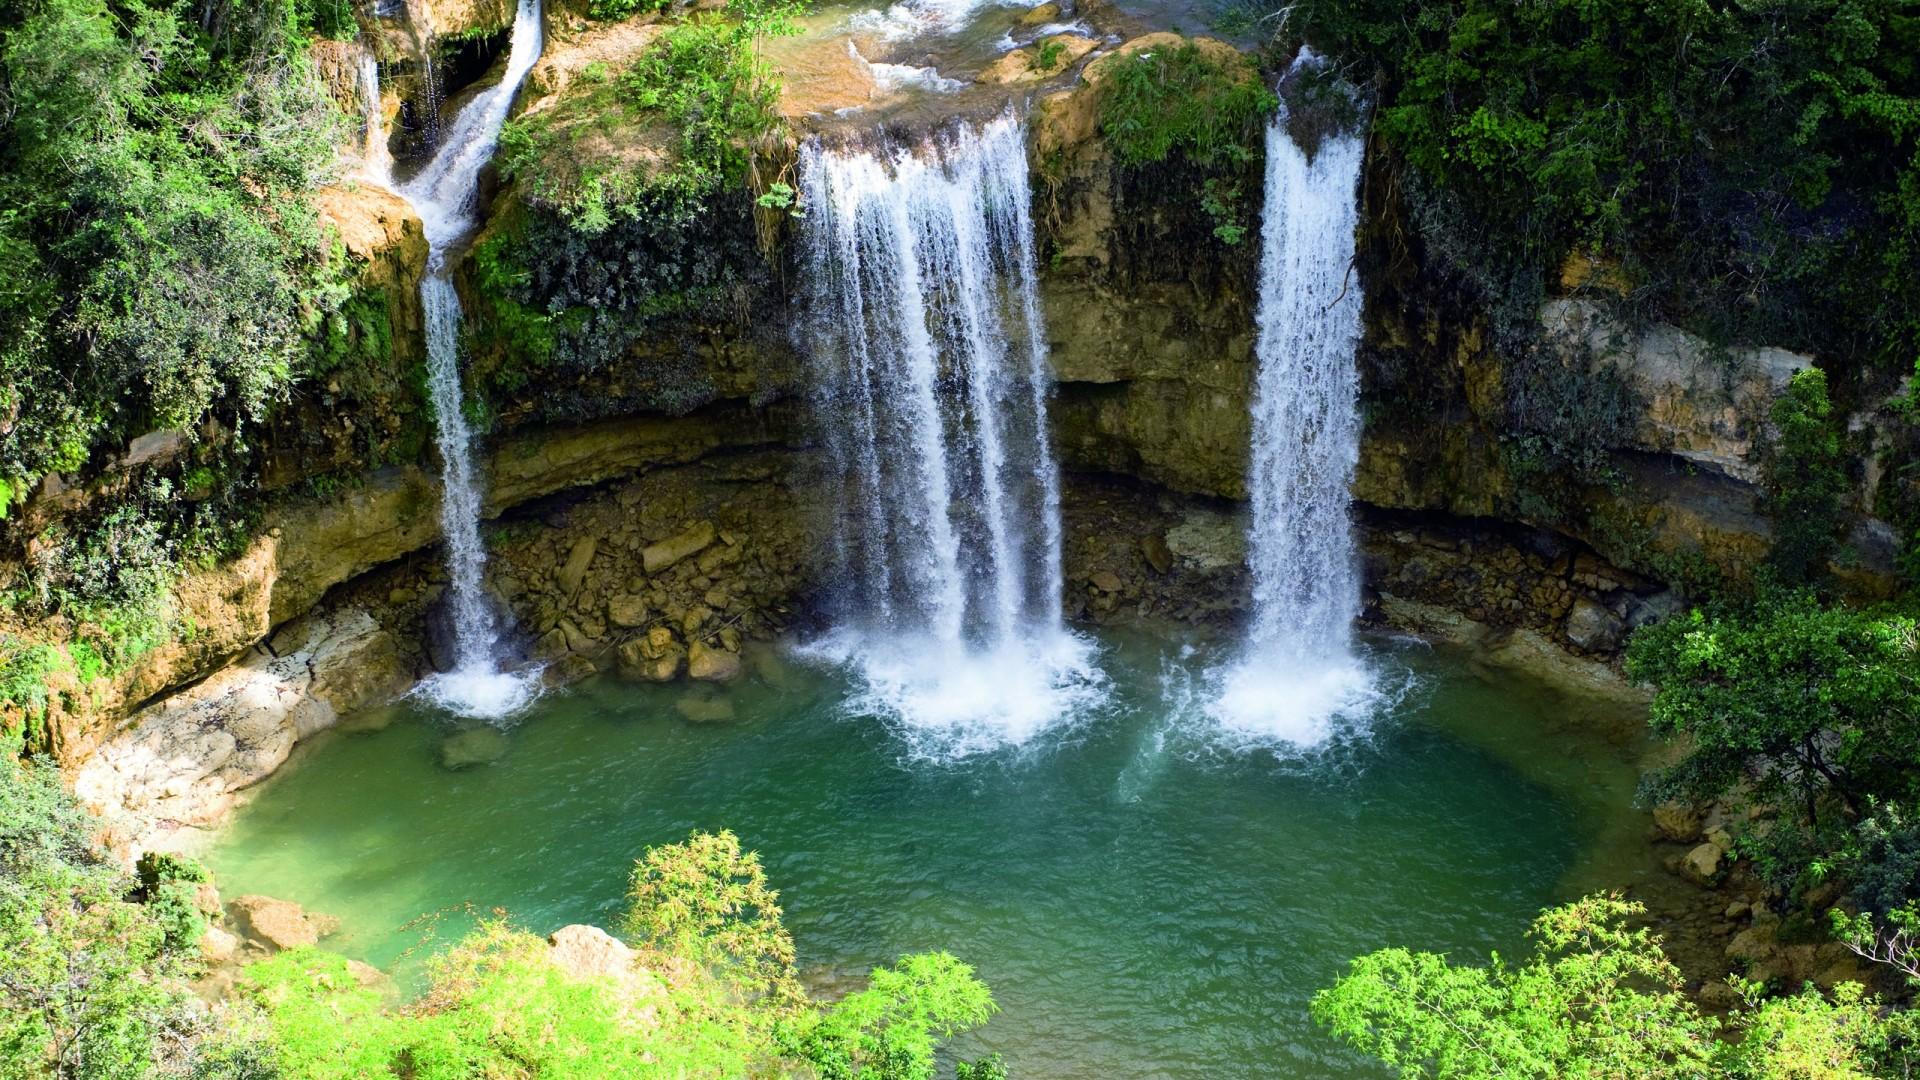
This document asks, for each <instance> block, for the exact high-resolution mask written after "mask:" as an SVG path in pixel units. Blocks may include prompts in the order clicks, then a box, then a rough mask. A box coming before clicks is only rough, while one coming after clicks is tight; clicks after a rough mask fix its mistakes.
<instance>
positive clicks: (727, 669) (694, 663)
mask: <svg viewBox="0 0 1920 1080" xmlns="http://www.w3.org/2000/svg"><path fill="white" fill-rule="evenodd" d="M687 675H688V676H689V677H690V678H694V679H698V680H700V681H702V682H729V681H731V680H733V679H736V678H739V677H740V655H739V654H738V653H731V652H728V651H726V650H725V649H719V648H715V647H713V646H710V645H708V644H706V643H705V642H702V641H696V642H694V643H693V644H692V645H689V646H688V647H687Z"/></svg>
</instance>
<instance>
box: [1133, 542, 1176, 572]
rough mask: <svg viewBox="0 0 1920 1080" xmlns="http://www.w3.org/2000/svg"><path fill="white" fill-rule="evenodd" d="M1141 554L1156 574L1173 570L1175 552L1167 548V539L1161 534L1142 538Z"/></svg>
mask: <svg viewBox="0 0 1920 1080" xmlns="http://www.w3.org/2000/svg"><path fill="white" fill-rule="evenodd" d="M1140 554H1141V556H1142V557H1144V558H1145V559H1146V560H1147V565H1148V566H1151V567H1153V572H1154V573H1156V574H1164V573H1167V572H1168V571H1170V570H1172V569H1173V551H1172V549H1170V548H1168V547H1167V538H1166V537H1165V536H1164V535H1162V534H1160V533H1148V534H1147V535H1145V536H1143V537H1141V538H1140Z"/></svg>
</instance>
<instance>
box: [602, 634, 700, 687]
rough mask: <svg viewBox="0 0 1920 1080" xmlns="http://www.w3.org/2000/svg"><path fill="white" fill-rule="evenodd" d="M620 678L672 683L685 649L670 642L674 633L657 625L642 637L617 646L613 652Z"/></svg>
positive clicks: (684, 657) (675, 642)
mask: <svg viewBox="0 0 1920 1080" xmlns="http://www.w3.org/2000/svg"><path fill="white" fill-rule="evenodd" d="M616 656H617V657H618V661H619V670H620V674H621V675H622V676H625V677H626V678H629V679H641V680H645V681H646V682H672V681H673V680H674V678H675V677H677V676H678V675H679V674H680V663H681V661H682V660H684V659H686V650H684V649H682V648H681V647H680V643H679V642H677V641H675V640H674V639H673V631H671V630H669V629H667V628H666V627H664V626H656V627H654V628H653V629H652V630H649V631H647V633H646V635H645V636H643V637H637V638H634V639H633V640H631V641H628V642H625V643H624V644H622V645H621V646H620V649H619V651H618V652H617V653H616Z"/></svg>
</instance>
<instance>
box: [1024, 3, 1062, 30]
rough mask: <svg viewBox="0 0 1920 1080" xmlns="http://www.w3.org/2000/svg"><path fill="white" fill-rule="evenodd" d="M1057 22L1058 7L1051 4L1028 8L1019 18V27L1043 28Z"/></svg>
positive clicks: (1058, 17) (1058, 15) (1058, 16)
mask: <svg viewBox="0 0 1920 1080" xmlns="http://www.w3.org/2000/svg"><path fill="white" fill-rule="evenodd" d="M1059 21H1060V5H1059V4H1055V3H1051V2H1049V3H1045V4H1041V5H1039V6H1038V7H1033V8H1029V9H1028V10H1027V11H1026V12H1025V13H1024V14H1022V15H1021V16H1020V25H1021V26H1045V25H1047V24H1048V23H1056V22H1059Z"/></svg>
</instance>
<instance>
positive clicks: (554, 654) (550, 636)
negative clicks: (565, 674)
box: [528, 626, 567, 663]
mask: <svg viewBox="0 0 1920 1080" xmlns="http://www.w3.org/2000/svg"><path fill="white" fill-rule="evenodd" d="M528 655H529V656H531V657H533V659H535V660H539V661H542V662H544V663H551V662H552V661H555V660H558V659H560V658H561V657H563V656H565V655H567V633H566V631H565V630H562V629H561V628H560V627H558V626H555V627H554V628H553V629H551V630H549V631H547V632H546V633H544V634H541V635H540V636H539V637H537V638H535V639H534V640H533V647H532V648H531V649H529V650H528Z"/></svg>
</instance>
